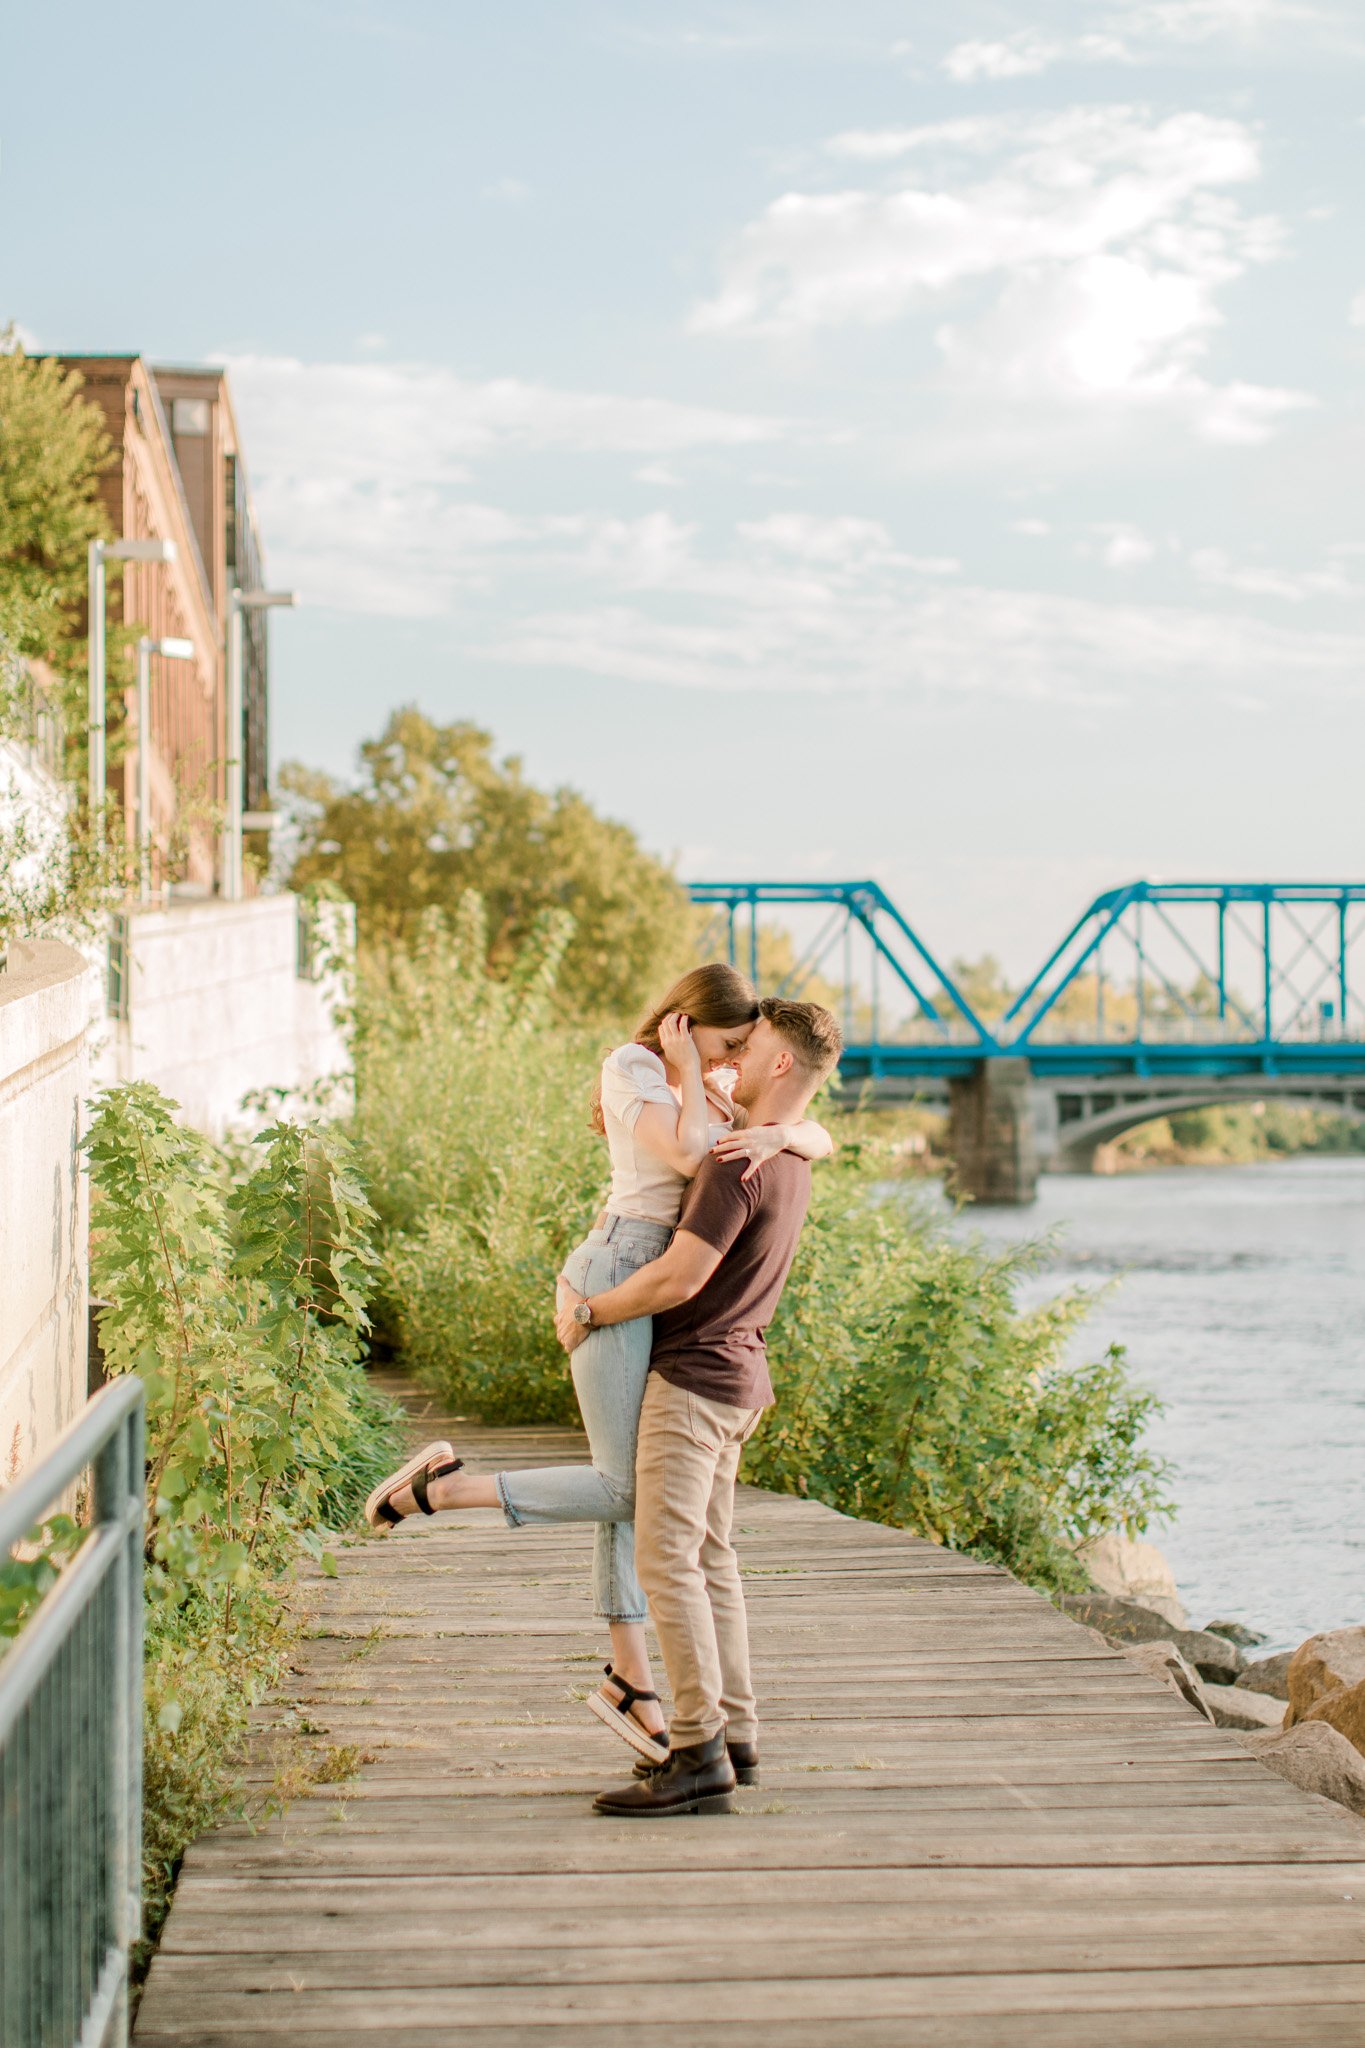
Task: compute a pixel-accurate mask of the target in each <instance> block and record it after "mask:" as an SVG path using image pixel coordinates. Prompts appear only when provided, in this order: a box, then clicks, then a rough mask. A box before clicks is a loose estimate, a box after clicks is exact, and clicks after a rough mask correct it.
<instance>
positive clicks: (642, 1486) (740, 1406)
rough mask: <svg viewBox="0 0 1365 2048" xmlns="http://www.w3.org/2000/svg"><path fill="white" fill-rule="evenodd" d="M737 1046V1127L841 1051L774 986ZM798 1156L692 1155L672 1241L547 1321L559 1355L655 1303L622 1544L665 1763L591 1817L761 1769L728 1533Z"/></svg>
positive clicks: (761, 1382) (708, 1795) (799, 1105)
mask: <svg viewBox="0 0 1365 2048" xmlns="http://www.w3.org/2000/svg"><path fill="white" fill-rule="evenodd" d="M761 1012H762V1014H761V1016H760V1018H759V1021H758V1022H757V1024H755V1026H754V1029H753V1032H752V1034H751V1036H750V1038H749V1040H748V1043H747V1044H746V1045H745V1047H744V1051H743V1053H742V1055H741V1056H740V1060H739V1062H738V1064H739V1070H740V1072H739V1080H738V1081H737V1083H736V1085H735V1094H734V1099H735V1101H736V1103H737V1104H739V1105H740V1106H741V1107H742V1108H744V1109H746V1110H747V1111H748V1113H749V1128H751V1129H752V1128H753V1127H755V1126H757V1125H762V1124H777V1123H794V1122H797V1121H798V1120H799V1119H800V1118H801V1116H802V1115H803V1114H804V1112H805V1109H806V1106H807V1104H808V1103H809V1101H810V1099H811V1097H812V1096H813V1095H814V1094H815V1092H816V1090H817V1088H819V1086H820V1085H821V1083H822V1082H823V1081H824V1080H825V1079H826V1078H827V1077H828V1075H829V1074H831V1073H832V1072H833V1070H834V1067H835V1065H836V1064H837V1062H838V1058H839V1054H840V1051H841V1050H842V1040H841V1038H840V1033H839V1027H838V1025H837V1024H836V1023H835V1021H834V1019H833V1017H831V1015H830V1014H829V1012H828V1010H822V1009H821V1008H820V1007H819V1005H818V1004H815V1003H789V1002H783V1001H781V1000H780V999H779V998H777V997H769V998H768V999H767V1000H766V1001H765V1002H763V1004H762V1005H761ZM809 1201H810V1166H809V1163H808V1162H807V1161H806V1160H804V1159H799V1158H797V1156H796V1155H795V1154H794V1153H792V1152H776V1153H774V1154H772V1155H771V1156H770V1157H768V1158H766V1159H764V1160H763V1161H762V1163H761V1165H759V1166H757V1167H756V1168H755V1167H754V1166H752V1165H746V1163H745V1162H744V1161H743V1160H742V1159H734V1160H722V1159H718V1158H716V1157H715V1156H714V1154H713V1155H712V1156H711V1157H710V1158H709V1159H707V1160H705V1161H704V1162H703V1164H702V1166H701V1168H700V1170H699V1172H698V1173H697V1176H696V1178H695V1180H694V1181H693V1182H692V1185H691V1187H690V1189H689V1190H688V1193H687V1195H686V1197H685V1199H684V1202H683V1207H682V1214H681V1216H680V1217H679V1219H678V1227H677V1230H676V1232H675V1233H674V1236H673V1240H672V1242H671V1244H670V1245H669V1247H668V1249H667V1251H665V1252H664V1253H663V1254H662V1255H661V1256H660V1257H659V1258H657V1259H655V1260H653V1261H652V1262H651V1263H650V1264H649V1265H647V1266H643V1267H642V1268H641V1269H640V1271H639V1272H637V1273H632V1274H631V1275H630V1276H629V1278H628V1279H626V1280H623V1281H622V1282H621V1284H620V1285H619V1286H618V1287H611V1288H608V1289H607V1290H606V1291H605V1292H604V1293H602V1294H594V1295H593V1296H592V1297H591V1298H590V1300H589V1302H588V1304H587V1309H588V1311H589V1312H590V1315H591V1322H586V1321H585V1320H584V1319H583V1316H582V1315H581V1314H579V1315H576V1314H575V1311H576V1310H577V1309H578V1308H579V1307H580V1303H581V1297H579V1296H577V1295H575V1294H573V1293H572V1292H571V1291H569V1290H567V1289H566V1290H565V1293H564V1297H563V1299H562V1301H561V1306H560V1309H559V1312H558V1316H557V1319H556V1327H557V1329H558V1332H559V1338H560V1342H561V1343H562V1344H563V1345H564V1348H565V1350H566V1351H572V1350H573V1349H574V1347H575V1345H576V1344H579V1343H581V1342H582V1340H583V1337H584V1336H585V1335H586V1333H587V1330H588V1329H589V1328H591V1327H593V1326H595V1325H607V1324H612V1323H625V1322H630V1321H631V1320H632V1319H633V1318H634V1317H636V1316H653V1317H654V1342H653V1350H652V1353H651V1357H650V1374H649V1383H648V1385H647V1387H646V1389H645V1399H644V1408H643V1410H642V1413H641V1417H640V1438H639V1449H638V1452H637V1455H636V1464H635V1471H636V1507H635V1554H636V1568H637V1570H638V1572H639V1575H640V1582H641V1584H642V1585H643V1587H644V1589H645V1592H646V1593H647V1595H648V1597H649V1611H650V1615H651V1617H652V1619H653V1622H654V1628H655V1632H656V1633H657V1635H658V1638H659V1647H660V1649H661V1650H662V1652H663V1657H664V1663H665V1665H666V1667H667V1670H668V1678H669V1683H670V1685H671V1687H672V1689H673V1722H672V1725H671V1727H670V1729H669V1755H668V1761H667V1763H665V1764H661V1765H658V1766H656V1767H655V1768H653V1769H651V1770H649V1771H647V1772H645V1773H644V1774H643V1775H638V1776H637V1777H636V1779H635V1780H634V1782H633V1783H631V1784H630V1785H627V1786H625V1787H623V1788H622V1789H621V1790H620V1791H618V1792H604V1793H602V1794H601V1795H600V1797H599V1798H598V1799H597V1800H596V1801H595V1806H596V1810H597V1811H598V1812H599V1813H609V1814H620V1815H637V1814H638V1815H652V1814H669V1813H696V1812H699V1811H704V1810H711V1809H714V1810H717V1811H723V1810H728V1808H729V1806H730V1804H731V1794H732V1793H733V1791H734V1788H735V1785H736V1783H737V1779H736V1767H737V1766H738V1768H739V1769H740V1770H741V1771H742V1773H743V1775H744V1778H745V1781H746V1782H752V1781H753V1779H754V1778H756V1776H757V1764H758V1722H757V1709H756V1705H755V1701H754V1693H753V1685H752V1682H751V1680H750V1676H749V1631H748V1622H747V1619H746V1616H745V1611H744V1594H743V1591H742V1588H741V1585H740V1577H739V1562H738V1559H737V1558H736V1556H735V1553H734V1550H733V1548H732V1546H731V1542H730V1526H731V1521H732V1519H733V1515H734V1498H735V1473H736V1470H737V1468H738V1465H739V1457H740V1451H741V1449H742V1447H743V1445H744V1443H745V1442H746V1440H747V1439H748V1438H749V1437H750V1436H751V1435H752V1434H753V1432H754V1430H755V1429H756V1427H757V1426H758V1422H759V1419H760V1417H761V1415H762V1413H763V1410H764V1409H765V1408H766V1407H768V1406H769V1405H770V1404H771V1402H772V1399H773V1390H772V1382H771V1381H770V1379H769V1377H768V1362H767V1354H766V1351H765V1348H764V1331H765V1329H766V1327H767V1325H768V1323H769V1322H770V1321H771V1319H772V1315H773V1311H774V1309H775V1308H776V1307H777V1303H778V1299H779V1297H780V1296H781V1293H782V1289H783V1287H784V1285H785V1284H786V1279H787V1274H788V1273H789V1271H790V1270H791V1263H792V1259H793V1256H794V1255H795V1252H796V1242H797V1239H798V1237H799V1236H800V1234H801V1225H802V1223H803V1222H804V1220H805V1215H806V1208H807V1205H808V1203H809Z"/></svg>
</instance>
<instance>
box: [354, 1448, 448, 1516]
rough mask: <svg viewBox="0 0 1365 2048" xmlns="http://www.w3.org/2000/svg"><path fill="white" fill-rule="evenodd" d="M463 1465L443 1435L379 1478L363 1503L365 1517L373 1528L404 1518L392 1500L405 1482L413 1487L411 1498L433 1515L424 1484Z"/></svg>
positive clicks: (427, 1484)
mask: <svg viewBox="0 0 1365 2048" xmlns="http://www.w3.org/2000/svg"><path fill="white" fill-rule="evenodd" d="M463 1468H464V1459H463V1458H457V1457H456V1456H455V1450H454V1446H453V1445H451V1444H448V1443H447V1442H446V1441H445V1439H444V1438H442V1439H441V1441H440V1442H439V1443H434V1444H428V1445H427V1446H426V1447H425V1449H423V1450H420V1451H418V1452H417V1454H416V1456H415V1457H411V1458H409V1459H408V1462H407V1464H406V1465H400V1466H399V1468H398V1470H397V1471H396V1472H391V1473H390V1474H389V1476H388V1478H387V1479H381V1480H380V1482H379V1484H378V1486H376V1488H375V1489H374V1492H373V1493H372V1494H371V1495H370V1497H369V1499H368V1500H367V1501H366V1503H365V1520H366V1521H367V1522H368V1523H369V1525H370V1527H371V1528H372V1529H383V1528H385V1527H387V1526H391V1525H395V1524H397V1523H399V1522H405V1521H406V1520H407V1516H406V1515H401V1514H400V1513H399V1512H398V1509H397V1508H396V1507H395V1506H394V1504H393V1496H394V1495H395V1494H396V1493H401V1492H402V1491H403V1488H404V1487H405V1486H410V1487H411V1488H412V1493H413V1499H414V1500H415V1501H416V1502H417V1505H418V1507H419V1508H420V1509H421V1511H422V1513H423V1514H424V1515H434V1514H435V1513H436V1510H435V1508H434V1507H433V1506H432V1505H431V1501H430V1498H429V1497H428V1494H427V1488H428V1486H429V1485H430V1484H431V1481H432V1480H433V1479H443V1478H444V1477H445V1475H446V1474H447V1473H448V1472H459V1471H462V1470H463Z"/></svg>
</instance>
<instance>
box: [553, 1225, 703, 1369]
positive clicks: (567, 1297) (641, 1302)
mask: <svg viewBox="0 0 1365 2048" xmlns="http://www.w3.org/2000/svg"><path fill="white" fill-rule="evenodd" d="M720 1261H721V1254H720V1253H719V1252H718V1251H717V1250H716V1249H715V1247H714V1245H709V1244H707V1243H706V1241H705V1239H704V1238H700V1237H694V1236H693V1234H692V1232H691V1231H690V1230H678V1231H675V1232H674V1235H673V1241H672V1243H671V1244H670V1245H669V1247H668V1250H667V1251H666V1252H662V1253H660V1255H659V1257H658V1258H657V1259H651V1260H650V1262H649V1264H648V1265H647V1266H641V1267H640V1269H639V1271H638V1272H637V1273H631V1274H630V1275H629V1276H628V1278H626V1279H625V1280H623V1281H622V1282H621V1284H620V1285H619V1287H608V1288H606V1289H605V1290H604V1292H603V1293H601V1294H594V1295H592V1296H591V1297H590V1298H591V1301H592V1324H591V1326H590V1327H592V1328H594V1329H595V1328H598V1327H599V1326H601V1325H605V1324H608V1323H633V1322H634V1321H635V1318H636V1317H637V1316H653V1315H657V1314H658V1313H659V1311H660V1310H661V1309H666V1308H676V1307H677V1306H678V1304H679V1302H683V1301H691V1299H692V1297H693V1295H694V1294H700V1293H701V1290H702V1288H703V1287H705V1285H706V1283H707V1281H708V1280H709V1279H710V1278H711V1275H712V1274H713V1273H714V1272H715V1270H716V1268H717V1266H718V1265H719V1264H720ZM586 1298H588V1297H585V1296H583V1295H581V1294H576V1293H575V1292H574V1291H573V1289H572V1288H571V1287H568V1286H566V1284H565V1283H564V1282H563V1281H562V1280H561V1281H560V1283H559V1288H558V1292H557V1301H556V1307H555V1331H556V1333H557V1335H558V1337H559V1341H560V1343H561V1344H562V1345H563V1346H564V1349H565V1350H566V1351H574V1350H576V1349H577V1347H578V1346H579V1345H580V1344H581V1343H582V1342H583V1339H584V1338H585V1337H586V1336H587V1335H588V1327H589V1326H585V1325H584V1324H582V1323H576V1322H575V1321H574V1318H573V1311H574V1307H575V1305H576V1304H577V1303H578V1302H580V1301H583V1300H584V1299H586Z"/></svg>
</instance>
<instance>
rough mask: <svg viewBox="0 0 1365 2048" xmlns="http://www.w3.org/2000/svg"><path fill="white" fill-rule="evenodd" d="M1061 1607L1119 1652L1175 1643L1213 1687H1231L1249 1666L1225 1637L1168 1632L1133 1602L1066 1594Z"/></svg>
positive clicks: (1198, 1632)
mask: <svg viewBox="0 0 1365 2048" xmlns="http://www.w3.org/2000/svg"><path fill="white" fill-rule="evenodd" d="M1058 1605H1059V1606H1060V1607H1061V1609H1062V1611H1063V1612H1064V1613H1066V1614H1070V1615H1073V1616H1074V1617H1075V1619H1076V1620H1077V1621H1083V1622H1084V1623H1085V1624H1086V1626H1087V1627H1088V1628H1094V1629H1098V1630H1099V1632H1100V1634H1101V1635H1102V1636H1103V1637H1104V1639H1105V1641H1106V1642H1109V1643H1113V1644H1114V1646H1115V1647H1116V1648H1117V1649H1126V1648H1127V1646H1128V1644H1129V1643H1155V1642H1161V1641H1169V1642H1172V1643H1174V1644H1175V1647H1176V1648H1177V1650H1179V1652H1180V1654H1181V1656H1182V1657H1183V1658H1184V1659H1185V1661H1186V1662H1187V1663H1189V1664H1193V1666H1194V1668H1195V1670H1196V1671H1197V1672H1198V1673H1199V1676H1200V1677H1201V1678H1202V1679H1203V1680H1204V1681H1205V1683H1206V1684H1209V1685H1231V1684H1232V1683H1233V1681H1234V1680H1235V1679H1236V1677H1237V1674H1238V1672H1239V1671H1240V1670H1241V1668H1242V1666H1243V1664H1244V1663H1245V1662H1246V1659H1245V1658H1244V1657H1243V1655H1242V1653H1241V1651H1240V1650H1239V1649H1237V1647H1236V1646H1235V1644H1233V1643H1229V1642H1227V1641H1225V1639H1224V1638H1223V1637H1222V1636H1211V1635H1206V1634H1205V1632H1204V1630H1203V1629H1198V1628H1177V1629H1172V1628H1168V1627H1167V1626H1166V1624H1165V1623H1164V1622H1163V1621H1162V1619H1161V1616H1160V1615H1159V1614H1156V1613H1154V1612H1153V1610H1152V1609H1151V1608H1150V1607H1139V1606H1138V1605H1137V1603H1136V1602H1135V1601H1132V1600H1116V1599H1114V1598H1113V1597H1112V1595H1110V1594H1108V1593H1063V1594H1062V1595H1061V1597H1060V1599H1059V1601H1058Z"/></svg>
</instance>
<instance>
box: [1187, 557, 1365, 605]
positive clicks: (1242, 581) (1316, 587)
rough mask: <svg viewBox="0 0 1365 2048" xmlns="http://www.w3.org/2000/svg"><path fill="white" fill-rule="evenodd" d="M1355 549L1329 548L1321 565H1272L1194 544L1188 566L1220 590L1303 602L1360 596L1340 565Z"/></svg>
mask: <svg viewBox="0 0 1365 2048" xmlns="http://www.w3.org/2000/svg"><path fill="white" fill-rule="evenodd" d="M1353 552H1354V549H1353V548H1352V547H1351V546H1350V545H1349V544H1347V545H1343V546H1341V547H1339V548H1333V549H1331V550H1329V557H1330V558H1329V561H1328V563H1327V566H1326V567H1325V568H1322V569H1275V568H1272V567H1270V566H1269V565H1268V564H1265V563H1261V562H1237V561H1234V560H1233V558H1232V557H1231V556H1230V555H1229V554H1227V553H1226V552H1225V551H1224V549H1222V548H1197V549H1195V551H1194V552H1193V553H1192V554H1191V556H1190V567H1191V569H1192V570H1193V571H1194V573H1195V575H1196V576H1197V577H1198V579H1199V581H1200V582H1201V583H1209V584H1215V585H1217V586H1218V587H1219V588H1220V589H1222V590H1235V591H1237V592H1238V593H1239V594H1240V595H1242V596H1244V597H1274V598H1279V599H1280V600H1281V601H1282V602H1284V603H1285V604H1303V603H1304V602H1305V601H1306V600H1308V599H1311V598H1315V597H1357V598H1358V597H1360V596H1362V595H1365V589H1363V588H1362V586H1361V585H1360V584H1359V583H1356V582H1353V581H1352V579H1351V578H1350V577H1349V576H1348V575H1347V574H1346V572H1345V570H1344V569H1343V568H1342V566H1341V561H1342V559H1343V558H1344V559H1349V557H1350V555H1351V554H1352V553H1353Z"/></svg>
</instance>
